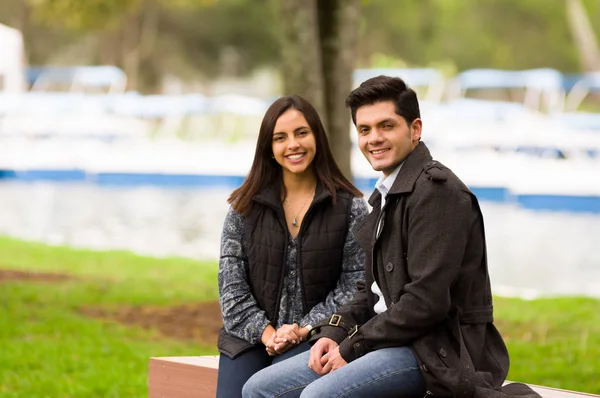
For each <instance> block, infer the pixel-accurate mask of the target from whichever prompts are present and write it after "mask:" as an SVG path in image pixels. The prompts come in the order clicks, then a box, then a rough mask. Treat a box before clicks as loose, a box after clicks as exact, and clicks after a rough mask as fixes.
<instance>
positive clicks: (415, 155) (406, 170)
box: [369, 142, 432, 207]
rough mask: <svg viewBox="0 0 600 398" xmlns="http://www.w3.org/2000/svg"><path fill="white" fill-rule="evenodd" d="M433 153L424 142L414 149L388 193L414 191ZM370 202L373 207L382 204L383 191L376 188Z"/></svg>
mask: <svg viewBox="0 0 600 398" xmlns="http://www.w3.org/2000/svg"><path fill="white" fill-rule="evenodd" d="M431 159H432V158H431V154H430V153H429V149H428V148H427V146H426V145H425V144H424V143H423V142H419V144H418V145H417V146H416V147H415V149H413V151H412V152H411V153H409V154H408V156H407V157H406V159H405V160H404V164H403V165H402V168H401V169H400V172H399V173H398V176H397V177H396V180H395V181H394V183H393V184H392V187H391V188H390V191H389V192H388V195H390V194H399V193H408V192H412V190H413V189H414V187H415V182H416V181H417V178H419V175H421V173H422V172H423V167H424V166H425V164H426V163H427V162H429V161H431ZM369 204H370V205H371V206H373V207H375V206H376V205H377V206H381V193H380V192H379V190H377V189H375V191H374V192H373V194H372V195H371V197H370V198H369Z"/></svg>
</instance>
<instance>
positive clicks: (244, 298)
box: [217, 95, 367, 398]
mask: <svg viewBox="0 0 600 398" xmlns="http://www.w3.org/2000/svg"><path fill="white" fill-rule="evenodd" d="M229 203H230V204H231V208H230V210H229V213H228V214H227V216H226V218H225V223H224V227H223V234H222V239H221V256H220V262H219V293H220V303H221V311H222V316H223V325H224V326H223V329H222V330H221V332H220V334H219V342H218V347H219V351H220V353H221V355H220V360H219V377H218V386H217V397H219V398H222V397H227V398H232V397H239V396H241V391H242V387H243V385H244V383H245V382H246V380H248V378H250V376H252V375H253V374H254V373H256V372H257V371H259V370H261V369H263V368H265V367H267V366H269V365H271V364H272V363H275V362H279V361H282V360H283V359H285V358H289V357H290V356H293V355H295V354H298V353H300V352H303V351H306V350H308V349H309V346H308V343H307V342H306V338H307V336H308V333H309V331H310V329H311V328H312V326H311V325H315V324H317V323H318V322H320V321H321V320H323V319H325V318H328V317H330V316H331V314H333V313H334V312H335V311H336V310H337V309H338V308H339V307H340V306H341V305H342V304H344V303H346V302H347V301H348V300H349V299H350V298H352V296H353V295H354V293H355V292H356V282H358V281H361V280H364V253H363V251H362V249H361V248H360V247H359V245H358V244H357V242H356V240H355V238H354V235H353V233H352V232H351V229H352V227H353V226H354V224H355V223H356V222H358V221H359V220H360V219H362V217H363V216H365V215H366V214H367V206H366V203H365V201H364V200H363V199H362V194H361V192H360V191H359V190H358V189H356V188H355V187H354V186H353V185H352V183H350V182H349V181H348V180H347V179H346V178H345V177H344V176H343V175H342V173H341V172H340V170H339V168H338V166H337V165H336V163H335V161H334V159H333V155H332V154H331V150H330V148H329V143H328V141H327V136H326V134H325V129H324V128H323V124H322V123H321V120H320V118H319V115H318V114H317V111H316V110H315V108H314V107H313V106H312V105H311V104H309V103H308V102H307V101H306V100H304V99H303V98H301V97H299V96H297V95H292V96H287V97H283V98H280V99H278V100H276V101H275V102H274V103H273V104H272V105H271V106H270V107H269V109H268V110H267V112H266V114H265V116H264V118H263V121H262V124H261V127H260V131H259V136H258V142H257V145H256V153H255V155H254V162H253V164H252V167H251V169H250V173H249V175H248V176H247V177H246V179H245V181H244V183H243V184H242V186H241V187H240V188H238V189H236V190H235V191H233V193H232V194H231V196H230V197H229Z"/></svg>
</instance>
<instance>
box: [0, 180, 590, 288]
mask: <svg viewBox="0 0 600 398" xmlns="http://www.w3.org/2000/svg"><path fill="white" fill-rule="evenodd" d="M230 191H231V188H212V189H210V188H202V189H173V188H169V189H165V188H159V187H135V188H122V187H118V188H117V187H114V188H110V187H101V186H97V185H92V184H85V183H80V184H55V183H24V182H1V183H0V206H1V208H2V215H1V216H0V234H4V235H10V236H14V237H18V238H22V239H27V240H36V241H42V242H47V243H51V244H61V245H69V246H74V247H83V248H92V249H102V250H103V249H123V250H131V251H134V252H137V253H140V254H146V255H151V256H159V257H162V256H181V257H191V258H198V259H214V260H216V259H217V258H218V255H219V241H220V233H221V227H222V224H223V219H224V217H225V214H226V213H227V209H228V207H229V206H228V204H227V203H226V199H227V196H228V195H229V193H230ZM481 205H482V210H483V213H484V217H485V223H486V234H487V242H488V257H489V267H490V274H491V278H492V285H493V288H494V291H495V293H499V294H503V295H518V296H522V297H536V296H539V295H564V294H570V295H573V294H576V295H587V296H595V297H600V245H599V244H600V239H599V238H600V214H576V213H552V212H534V211H530V210H525V209H520V208H516V207H513V206H510V205H505V204H493V203H487V202H483V203H482V204H481Z"/></svg>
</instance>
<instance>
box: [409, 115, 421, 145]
mask: <svg viewBox="0 0 600 398" xmlns="http://www.w3.org/2000/svg"><path fill="white" fill-rule="evenodd" d="M422 131H423V121H422V120H421V119H419V118H417V119H415V120H413V122H412V123H411V124H410V133H411V134H410V135H411V138H412V140H413V141H419V140H421V132H422Z"/></svg>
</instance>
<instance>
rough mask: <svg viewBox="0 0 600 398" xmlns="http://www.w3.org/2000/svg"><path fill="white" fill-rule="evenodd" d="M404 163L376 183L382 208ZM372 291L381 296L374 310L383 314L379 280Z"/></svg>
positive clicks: (385, 308) (383, 304) (372, 287)
mask: <svg viewBox="0 0 600 398" xmlns="http://www.w3.org/2000/svg"><path fill="white" fill-rule="evenodd" d="M403 163H404V162H402V163H400V164H399V165H398V167H396V169H395V170H394V171H393V172H392V173H391V174H390V175H389V176H387V177H386V176H384V175H381V177H379V179H378V180H377V182H376V183H375V188H376V189H377V190H378V191H379V193H381V208H382V209H383V206H385V200H386V198H387V194H388V192H389V191H390V189H392V185H393V184H394V181H396V177H398V173H399V172H400V169H401V168H402V164H403ZM377 229H379V225H377ZM371 291H372V292H373V293H375V294H376V295H377V296H379V300H377V302H376V303H375V305H374V307H373V310H374V311H375V313H376V314H381V313H382V312H384V311H385V310H387V305H385V300H384V299H383V293H381V289H380V288H379V286H378V285H377V282H375V281H373V284H372V285H371Z"/></svg>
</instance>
